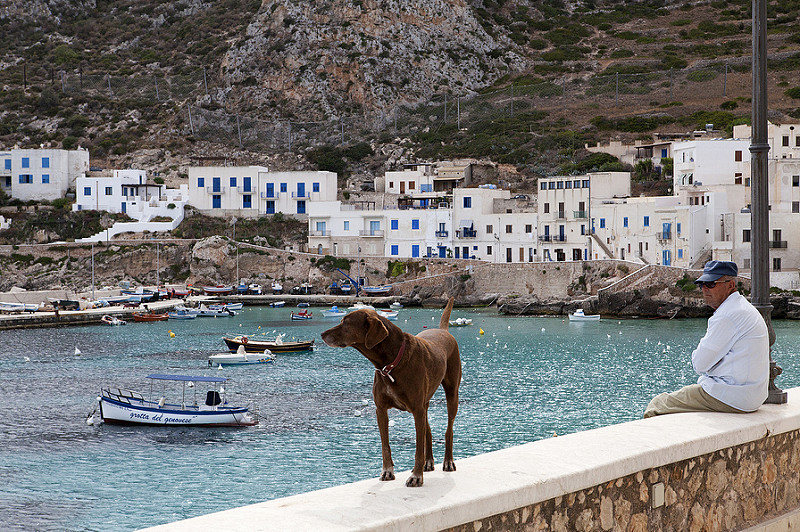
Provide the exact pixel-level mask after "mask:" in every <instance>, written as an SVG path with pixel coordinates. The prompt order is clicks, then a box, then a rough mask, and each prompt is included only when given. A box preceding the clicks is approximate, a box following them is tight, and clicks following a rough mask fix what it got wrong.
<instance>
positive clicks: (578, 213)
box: [572, 211, 589, 219]
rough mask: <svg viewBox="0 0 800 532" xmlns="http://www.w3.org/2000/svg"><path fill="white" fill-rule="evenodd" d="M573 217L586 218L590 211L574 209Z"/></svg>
mask: <svg viewBox="0 0 800 532" xmlns="http://www.w3.org/2000/svg"><path fill="white" fill-rule="evenodd" d="M572 217H573V218H576V219H581V218H584V219H585V218H588V217H589V212H588V211H572Z"/></svg>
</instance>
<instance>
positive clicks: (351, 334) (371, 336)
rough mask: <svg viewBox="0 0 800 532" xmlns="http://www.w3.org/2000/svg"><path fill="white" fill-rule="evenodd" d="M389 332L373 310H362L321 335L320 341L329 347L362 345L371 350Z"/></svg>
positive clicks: (348, 316)
mask: <svg viewBox="0 0 800 532" xmlns="http://www.w3.org/2000/svg"><path fill="white" fill-rule="evenodd" d="M387 336H389V331H388V329H387V328H386V325H385V324H384V323H383V321H382V320H381V317H380V316H378V313H377V312H375V311H374V310H368V309H362V310H356V311H355V312H351V313H350V314H347V315H346V316H345V317H343V318H342V321H341V323H339V325H337V326H336V327H331V328H330V329H328V330H327V331H325V332H323V333H322V341H323V342H325V343H326V344H327V345H329V346H331V347H351V346H357V345H363V346H364V347H366V348H367V349H372V348H373V347H375V346H376V345H378V344H379V343H381V342H382V341H383V340H385V339H386V337H387Z"/></svg>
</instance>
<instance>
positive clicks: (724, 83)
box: [722, 63, 728, 96]
mask: <svg viewBox="0 0 800 532" xmlns="http://www.w3.org/2000/svg"><path fill="white" fill-rule="evenodd" d="M722 95H723V96H727V95H728V63H725V77H724V78H723V81H722Z"/></svg>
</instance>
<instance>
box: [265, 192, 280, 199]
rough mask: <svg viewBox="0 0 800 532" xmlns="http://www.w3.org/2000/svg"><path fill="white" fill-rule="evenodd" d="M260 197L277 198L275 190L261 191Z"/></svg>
mask: <svg viewBox="0 0 800 532" xmlns="http://www.w3.org/2000/svg"><path fill="white" fill-rule="evenodd" d="M261 199H269V200H276V199H278V194H276V193H275V192H273V193H272V194H270V193H269V192H262V193H261Z"/></svg>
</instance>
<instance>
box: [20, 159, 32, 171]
mask: <svg viewBox="0 0 800 532" xmlns="http://www.w3.org/2000/svg"><path fill="white" fill-rule="evenodd" d="M22 167H23V168H30V167H31V159H30V157H23V158H22Z"/></svg>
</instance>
